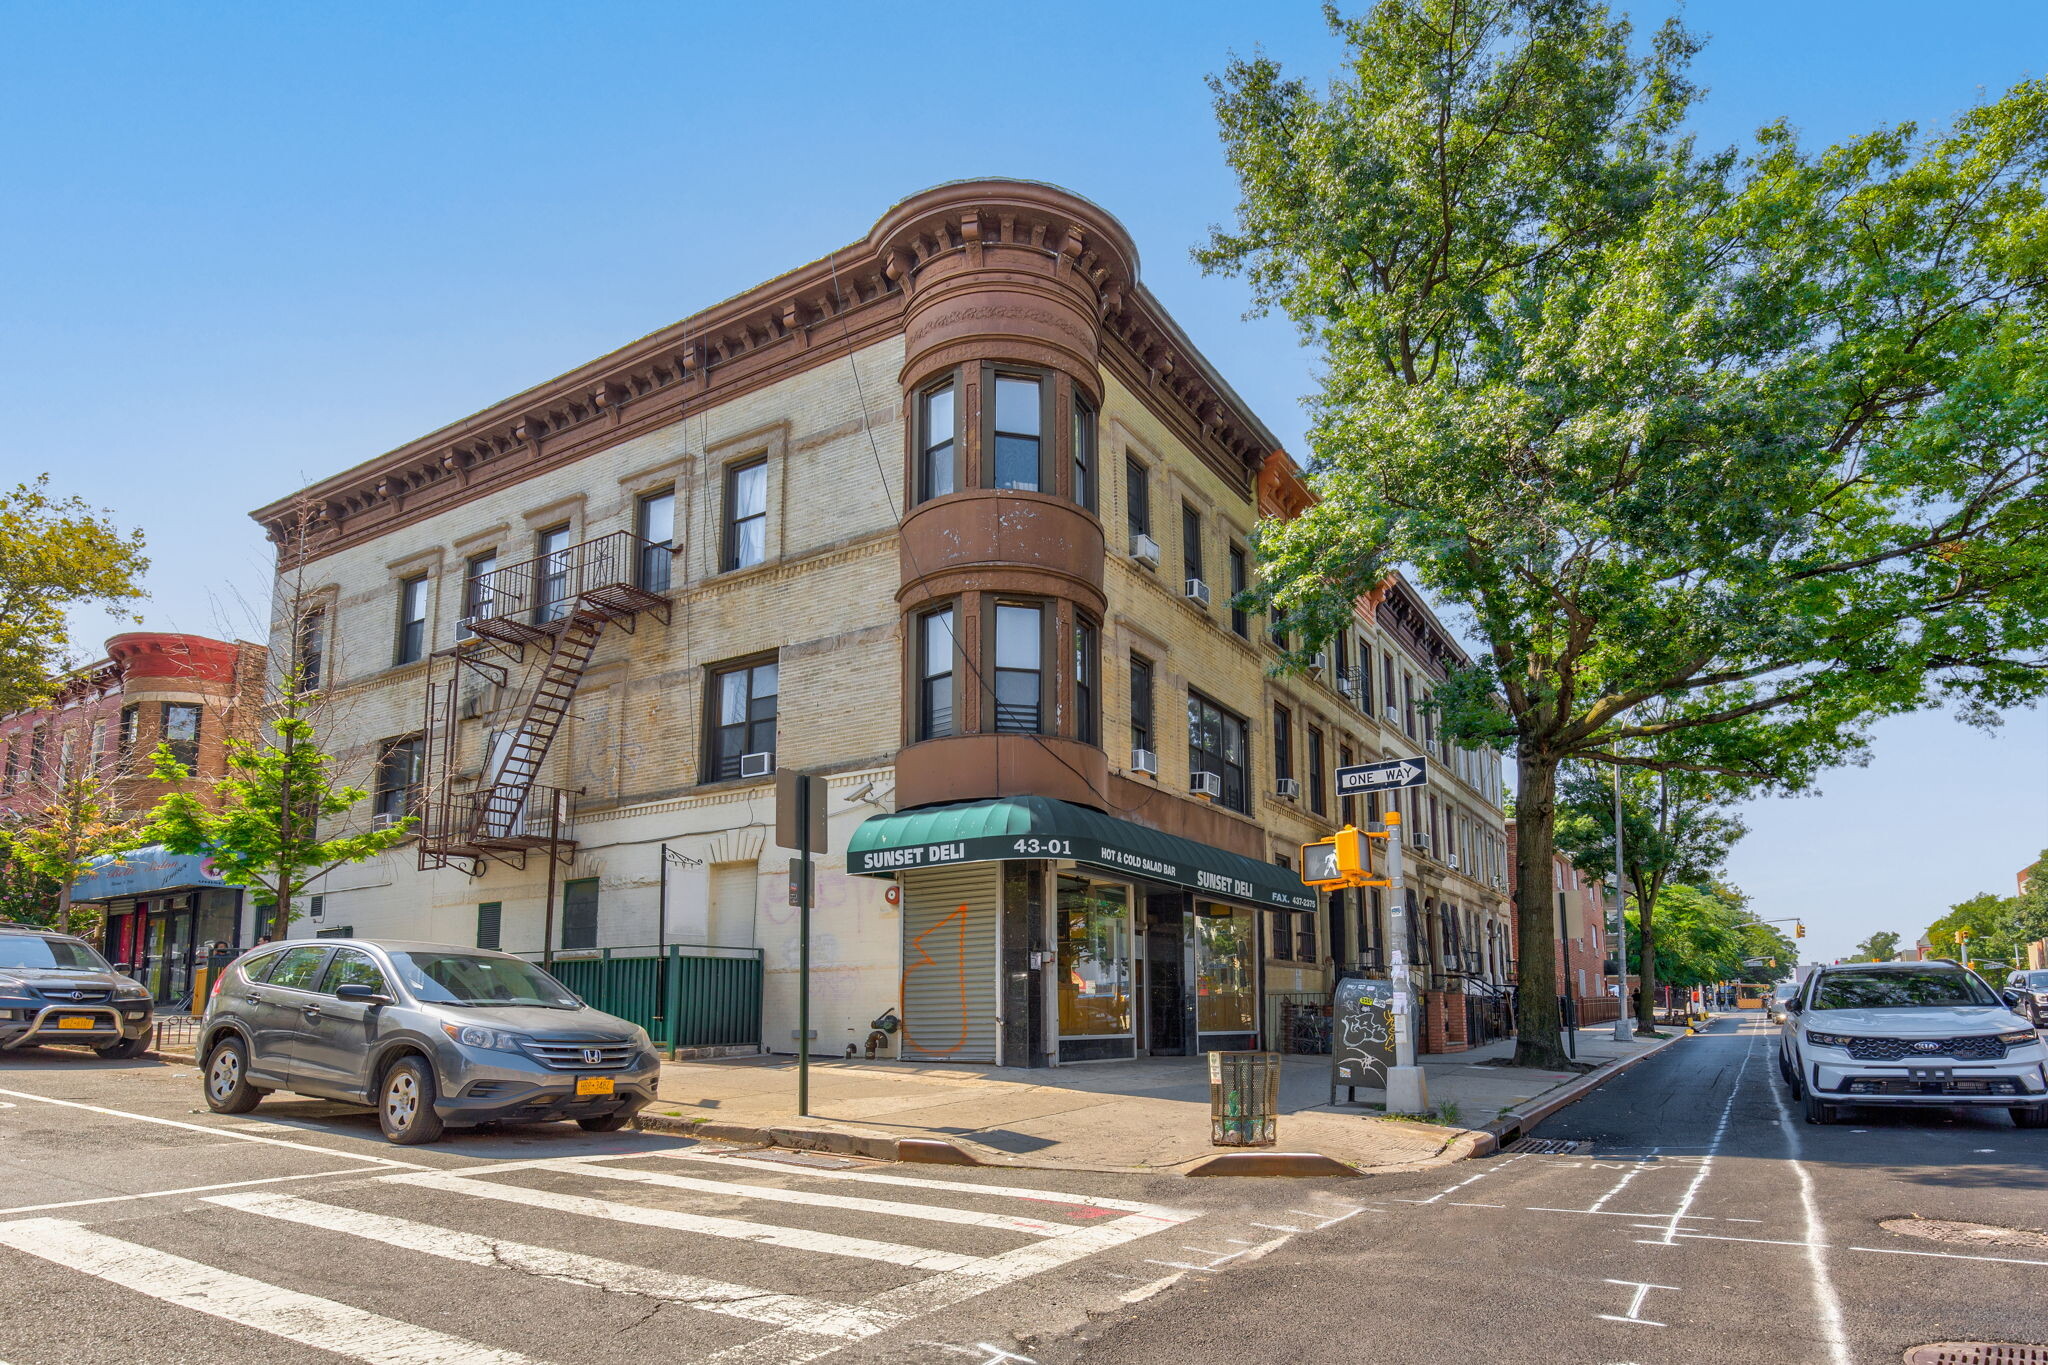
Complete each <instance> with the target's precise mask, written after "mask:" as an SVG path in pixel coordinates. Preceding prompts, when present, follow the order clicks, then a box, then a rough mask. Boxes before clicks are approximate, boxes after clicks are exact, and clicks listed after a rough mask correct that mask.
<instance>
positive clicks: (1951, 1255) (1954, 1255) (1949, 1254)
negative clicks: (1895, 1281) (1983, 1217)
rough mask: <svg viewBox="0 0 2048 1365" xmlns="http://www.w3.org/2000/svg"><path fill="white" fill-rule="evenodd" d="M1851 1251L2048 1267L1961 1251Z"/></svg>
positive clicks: (1857, 1249) (1870, 1249) (1869, 1248)
mask: <svg viewBox="0 0 2048 1365" xmlns="http://www.w3.org/2000/svg"><path fill="white" fill-rule="evenodd" d="M1849 1250H1851V1251H1874V1252H1876V1253H1877V1254H1878V1255H1880V1256H1939V1257H1941V1258H1942V1259H1943V1260H1947V1261H1996V1262H1998V1263H1999V1264H2000V1265H2048V1261H2022V1260H2020V1259H2019V1258H2018V1257H2015V1256H1972V1255H1969V1254H1968V1253H1966V1252H1961V1251H1906V1250H1904V1249H1902V1248H1900V1247H1850V1248H1849Z"/></svg>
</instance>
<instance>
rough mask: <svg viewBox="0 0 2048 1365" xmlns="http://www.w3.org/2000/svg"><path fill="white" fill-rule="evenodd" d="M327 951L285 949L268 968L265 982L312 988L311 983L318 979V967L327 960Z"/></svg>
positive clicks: (298, 987)
mask: <svg viewBox="0 0 2048 1365" xmlns="http://www.w3.org/2000/svg"><path fill="white" fill-rule="evenodd" d="M327 952H328V950H327V949H325V948H288V949H286V950H285V951H284V952H283V953H281V954H279V955H278V959H277V965H276V966H275V967H272V968H271V969H270V975H269V976H268V977H266V978H265V984H266V985H271V986H290V987H292V988H293V989H295V990H301V991H310V990H312V989H313V983H314V982H315V981H318V980H319V979H320V968H321V966H322V964H324V963H325V962H326V961H327Z"/></svg>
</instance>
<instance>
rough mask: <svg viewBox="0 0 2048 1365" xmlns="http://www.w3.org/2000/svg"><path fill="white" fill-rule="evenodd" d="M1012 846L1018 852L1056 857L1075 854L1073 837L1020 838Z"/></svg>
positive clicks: (1068, 856)
mask: <svg viewBox="0 0 2048 1365" xmlns="http://www.w3.org/2000/svg"><path fill="white" fill-rule="evenodd" d="M1010 847H1011V850H1012V851H1013V852H1017V853H1044V854H1048V855H1050V856H1052V857H1056V858H1071V857H1073V856H1074V841H1073V840H1072V839H1019V840H1018V841H1017V842H1016V843H1014V844H1012V845H1011V846H1010Z"/></svg>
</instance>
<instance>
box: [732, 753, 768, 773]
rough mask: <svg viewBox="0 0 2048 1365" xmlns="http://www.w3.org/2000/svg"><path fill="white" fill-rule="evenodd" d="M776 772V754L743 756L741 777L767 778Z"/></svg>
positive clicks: (741, 756) (741, 759)
mask: <svg viewBox="0 0 2048 1365" xmlns="http://www.w3.org/2000/svg"><path fill="white" fill-rule="evenodd" d="M774 770H775V755H774V754H741V755H740V776H741V777H766V776H768V774H769V773H771V772H773V771H774Z"/></svg>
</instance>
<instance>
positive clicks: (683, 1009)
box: [529, 943, 761, 1050]
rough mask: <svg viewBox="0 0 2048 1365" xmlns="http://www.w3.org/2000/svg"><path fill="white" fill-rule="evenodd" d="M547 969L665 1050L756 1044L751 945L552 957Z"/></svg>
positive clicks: (757, 1005) (757, 1004)
mask: <svg viewBox="0 0 2048 1365" xmlns="http://www.w3.org/2000/svg"><path fill="white" fill-rule="evenodd" d="M529 956H533V955H532V954H529ZM548 970H549V971H551V972H553V973H554V975H555V978H556V979H557V980H558V981H560V982H561V983H562V984H563V985H564V986H567V987H568V988H569V989H570V990H572V991H574V992H576V994H578V995H580V996H582V997H583V998H584V1000H586V1001H587V1002H589V1003H590V1004H591V1005H594V1006H595V1007H597V1008H598V1009H601V1010H603V1011H605V1012H606V1013H607V1014H616V1015H618V1016H619V1017H620V1018H621V1019H630V1020H632V1021H633V1022H634V1023H636V1024H638V1025H639V1026H640V1027H642V1028H644V1029H646V1030H647V1032H648V1033H649V1034H650V1035H652V1036H653V1038H654V1041H655V1042H656V1043H657V1044H659V1045H660V1046H661V1047H663V1048H665V1049H670V1050H673V1049H675V1048H683V1047H758V1046H760V1043H761V950H760V949H759V948H713V947H707V946H705V945H702V944H674V943H672V944H670V945H669V946H668V949H667V951H666V952H662V951H660V950H657V949H654V948H602V949H598V950H596V951H595V952H591V953H579V954H575V955H571V956H564V955H562V954H560V953H557V954H556V955H555V960H554V961H553V962H551V963H549V964H548Z"/></svg>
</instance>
